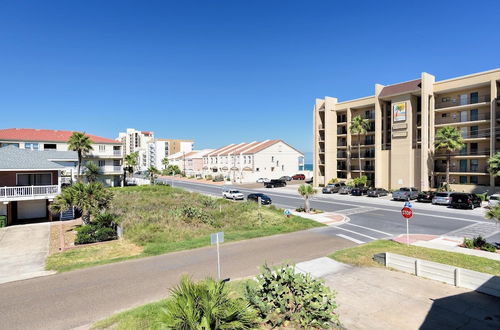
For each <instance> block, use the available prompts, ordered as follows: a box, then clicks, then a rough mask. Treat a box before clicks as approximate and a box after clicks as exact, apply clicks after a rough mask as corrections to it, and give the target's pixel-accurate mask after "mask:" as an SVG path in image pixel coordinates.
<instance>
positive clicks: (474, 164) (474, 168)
mask: <svg viewBox="0 0 500 330" xmlns="http://www.w3.org/2000/svg"><path fill="white" fill-rule="evenodd" d="M478 165H479V164H478V161H477V159H471V160H470V170H471V172H477V170H478Z"/></svg>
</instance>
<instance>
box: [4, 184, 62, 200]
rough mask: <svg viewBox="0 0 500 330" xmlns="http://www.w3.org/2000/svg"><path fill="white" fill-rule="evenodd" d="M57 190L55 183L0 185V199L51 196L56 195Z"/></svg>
mask: <svg viewBox="0 0 500 330" xmlns="http://www.w3.org/2000/svg"><path fill="white" fill-rule="evenodd" d="M59 192H60V190H59V186H57V185H51V186H16V187H0V199H11V198H17V197H39V196H51V195H57V194H58V193H59Z"/></svg>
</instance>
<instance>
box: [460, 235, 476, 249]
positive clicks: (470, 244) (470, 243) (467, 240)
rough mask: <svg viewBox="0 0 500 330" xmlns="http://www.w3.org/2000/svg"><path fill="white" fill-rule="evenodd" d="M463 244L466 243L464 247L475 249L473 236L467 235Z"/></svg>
mask: <svg viewBox="0 0 500 330" xmlns="http://www.w3.org/2000/svg"><path fill="white" fill-rule="evenodd" d="M463 244H464V247H466V248H468V249H473V248H474V241H473V240H472V238H467V237H465V238H464V243H463Z"/></svg>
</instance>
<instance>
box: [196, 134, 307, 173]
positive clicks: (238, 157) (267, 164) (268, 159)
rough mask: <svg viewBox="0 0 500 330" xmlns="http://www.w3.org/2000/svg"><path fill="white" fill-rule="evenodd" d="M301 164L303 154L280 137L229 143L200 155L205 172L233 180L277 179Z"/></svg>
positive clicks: (302, 164)
mask: <svg viewBox="0 0 500 330" xmlns="http://www.w3.org/2000/svg"><path fill="white" fill-rule="evenodd" d="M301 166H304V155H303V154H302V153H301V152H300V151H298V150H297V149H295V148H293V147H291V146H290V145H288V144H286V143H285V142H283V141H282V140H265V141H254V142H251V143H246V142H242V143H239V144H230V145H227V146H224V147H222V148H219V149H216V150H214V151H212V152H210V153H208V154H206V155H205V156H204V157H203V174H204V175H212V176H214V175H223V176H224V177H225V178H226V179H231V180H232V181H234V182H254V181H255V180H257V179H258V178H264V177H266V178H269V179H278V178H280V177H281V176H283V175H293V174H295V173H296V172H297V171H299V168H300V167H301Z"/></svg>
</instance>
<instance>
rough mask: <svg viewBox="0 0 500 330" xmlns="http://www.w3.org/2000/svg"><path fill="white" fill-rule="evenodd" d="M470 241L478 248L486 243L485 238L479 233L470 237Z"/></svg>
mask: <svg viewBox="0 0 500 330" xmlns="http://www.w3.org/2000/svg"><path fill="white" fill-rule="evenodd" d="M472 241H473V243H474V247H478V248H480V247H482V246H483V245H485V244H486V240H485V239H484V238H483V237H482V236H481V235H479V236H477V237H474V238H473V239H472Z"/></svg>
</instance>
